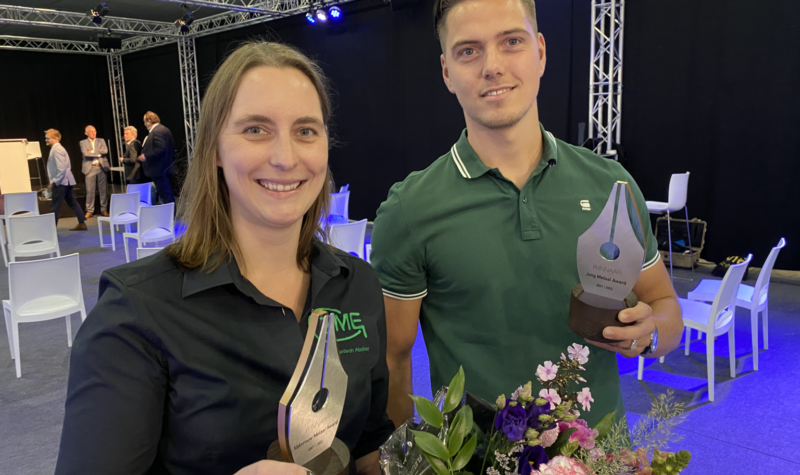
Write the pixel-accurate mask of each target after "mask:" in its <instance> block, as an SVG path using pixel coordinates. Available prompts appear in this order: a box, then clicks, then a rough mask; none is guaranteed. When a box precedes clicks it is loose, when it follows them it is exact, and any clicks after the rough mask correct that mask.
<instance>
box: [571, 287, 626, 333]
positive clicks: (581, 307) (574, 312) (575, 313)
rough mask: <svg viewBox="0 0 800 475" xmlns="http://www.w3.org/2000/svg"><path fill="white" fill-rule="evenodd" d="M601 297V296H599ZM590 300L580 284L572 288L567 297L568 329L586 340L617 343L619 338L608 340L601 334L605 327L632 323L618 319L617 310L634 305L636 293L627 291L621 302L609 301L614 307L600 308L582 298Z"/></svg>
mask: <svg viewBox="0 0 800 475" xmlns="http://www.w3.org/2000/svg"><path fill="white" fill-rule="evenodd" d="M600 298H602V297H600ZM584 299H585V300H590V298H589V296H588V295H587V294H586V293H585V292H584V291H583V287H582V286H581V284H578V285H576V286H575V287H573V288H572V295H571V296H570V299H569V320H568V321H567V324H568V325H569V328H570V330H572V331H573V332H575V333H577V334H578V335H579V336H582V337H583V338H586V339H587V340H592V341H598V342H601V343H617V342H619V341H621V340H609V339H608V338H606V337H604V336H603V329H604V328H605V327H627V326H628V325H632V323H622V322H620V321H619V318H618V315H619V312H620V311H622V310H624V309H626V308H632V307H635V306H636V305H637V304H638V303H639V299H638V298H636V294H634V293H633V292H631V293H629V294H628V296H627V297H625V300H623V301H621V302H611V301H610V299H606V300H608V301H609V302H610V303H612V304H614V305H610V306H612V307H616V308H602V307H597V306H595V305H591V304H589V303H586V302H584V301H583V300H584Z"/></svg>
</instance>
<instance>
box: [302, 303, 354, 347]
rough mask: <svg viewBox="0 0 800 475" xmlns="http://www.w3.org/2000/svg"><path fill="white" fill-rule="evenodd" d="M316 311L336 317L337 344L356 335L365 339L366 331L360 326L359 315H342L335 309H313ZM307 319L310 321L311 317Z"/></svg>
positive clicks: (351, 313) (352, 313)
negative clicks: (329, 313)
mask: <svg viewBox="0 0 800 475" xmlns="http://www.w3.org/2000/svg"><path fill="white" fill-rule="evenodd" d="M316 310H324V311H326V312H331V313H333V314H334V316H335V317H336V318H335V321H336V325H335V330H336V341H337V342H342V341H348V340H352V339H353V338H355V337H357V336H358V335H363V337H364V338H365V339H366V338H367V329H366V328H365V327H364V325H362V324H361V319H360V318H359V316H360V315H361V314H360V313H358V312H350V313H342V312H341V311H340V310H336V309H335V308H318V309H315V311H316ZM308 318H309V320H310V319H311V315H309V316H308Z"/></svg>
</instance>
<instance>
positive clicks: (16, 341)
mask: <svg viewBox="0 0 800 475" xmlns="http://www.w3.org/2000/svg"><path fill="white" fill-rule="evenodd" d="M11 319H12V320H13V319H14V317H11ZM11 332H12V337H13V339H14V366H16V369H17V377H18V378H21V377H22V363H20V361H19V323H17V322H12V325H11Z"/></svg>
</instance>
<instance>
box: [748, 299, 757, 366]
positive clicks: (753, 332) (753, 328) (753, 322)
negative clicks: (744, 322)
mask: <svg viewBox="0 0 800 475" xmlns="http://www.w3.org/2000/svg"><path fill="white" fill-rule="evenodd" d="M750 337H751V338H750V339H751V340H752V343H753V371H758V307H753V308H751V309H750Z"/></svg>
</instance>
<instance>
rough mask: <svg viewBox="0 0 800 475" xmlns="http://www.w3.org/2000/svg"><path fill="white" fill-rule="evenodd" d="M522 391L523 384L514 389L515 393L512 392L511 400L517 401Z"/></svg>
mask: <svg viewBox="0 0 800 475" xmlns="http://www.w3.org/2000/svg"><path fill="white" fill-rule="evenodd" d="M521 391H522V386H520V387H518V388H517V390H516V391H514V392H513V393H511V400H512V401H516V400H517V399H519V393H520V392H521Z"/></svg>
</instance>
